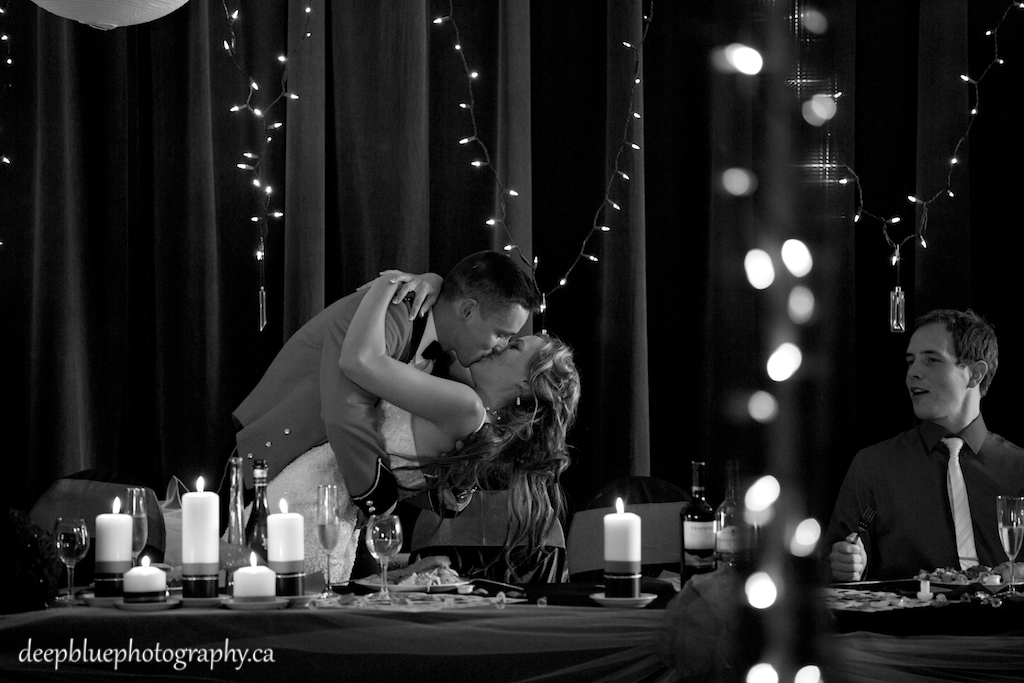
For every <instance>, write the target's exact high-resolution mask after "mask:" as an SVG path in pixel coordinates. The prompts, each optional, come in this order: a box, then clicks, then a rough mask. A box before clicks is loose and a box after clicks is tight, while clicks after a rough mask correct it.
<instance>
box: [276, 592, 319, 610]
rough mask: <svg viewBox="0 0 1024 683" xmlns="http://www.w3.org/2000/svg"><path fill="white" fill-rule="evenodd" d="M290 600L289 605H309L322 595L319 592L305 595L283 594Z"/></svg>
mask: <svg viewBox="0 0 1024 683" xmlns="http://www.w3.org/2000/svg"><path fill="white" fill-rule="evenodd" d="M282 597H284V599H285V600H287V601H288V606H289V607H308V606H309V605H310V604H312V603H313V602H314V601H315V600H316V599H317V598H319V597H320V594H319V593H306V594H305V595H285V596H282Z"/></svg>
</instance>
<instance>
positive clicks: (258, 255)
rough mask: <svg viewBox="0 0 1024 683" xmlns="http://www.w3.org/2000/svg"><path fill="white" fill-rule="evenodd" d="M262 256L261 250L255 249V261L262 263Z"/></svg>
mask: <svg viewBox="0 0 1024 683" xmlns="http://www.w3.org/2000/svg"><path fill="white" fill-rule="evenodd" d="M263 256H264V254H263V250H262V249H257V250H256V260H257V261H262V260H263Z"/></svg>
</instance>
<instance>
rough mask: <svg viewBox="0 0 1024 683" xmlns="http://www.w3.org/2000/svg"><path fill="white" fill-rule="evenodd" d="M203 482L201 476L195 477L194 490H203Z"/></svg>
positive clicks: (200, 491)
mask: <svg viewBox="0 0 1024 683" xmlns="http://www.w3.org/2000/svg"><path fill="white" fill-rule="evenodd" d="M203 483H204V482H203V478H202V477H199V478H198V479H196V491H198V492H199V493H202V492H203Z"/></svg>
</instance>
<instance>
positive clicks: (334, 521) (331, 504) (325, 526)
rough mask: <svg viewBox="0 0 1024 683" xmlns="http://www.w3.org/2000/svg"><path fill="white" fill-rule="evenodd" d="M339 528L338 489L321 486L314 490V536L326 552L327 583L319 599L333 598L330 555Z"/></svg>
mask: <svg viewBox="0 0 1024 683" xmlns="http://www.w3.org/2000/svg"><path fill="white" fill-rule="evenodd" d="M340 528H341V511H340V510H339V509H338V487H337V486H336V485H335V484H321V485H320V486H318V487H317V490H316V535H317V538H319V539H320V547H322V548H323V549H324V550H326V551H327V572H326V577H327V583H326V584H325V585H324V591H323V592H322V593H321V594H320V599H321V600H325V599H327V598H330V597H333V595H334V591H332V590H331V554H332V551H333V550H334V547H335V546H336V545H338V534H339V533H340V532H339V530H340Z"/></svg>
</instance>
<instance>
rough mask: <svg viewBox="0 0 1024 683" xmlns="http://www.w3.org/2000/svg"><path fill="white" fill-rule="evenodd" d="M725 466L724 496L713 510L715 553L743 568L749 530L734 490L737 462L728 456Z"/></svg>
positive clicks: (747, 559)
mask: <svg viewBox="0 0 1024 683" xmlns="http://www.w3.org/2000/svg"><path fill="white" fill-rule="evenodd" d="M725 466H726V472H725V474H726V480H725V498H724V499H723V500H722V504H721V505H719V506H718V508H717V509H716V510H715V555H716V557H717V558H718V559H719V560H720V561H721V562H724V563H726V564H728V565H730V566H732V567H738V568H741V569H742V568H745V567H746V566H747V565H749V564H750V561H751V530H750V525H749V524H747V523H746V521H745V520H744V519H743V504H742V502H741V501H740V500H739V498H737V494H736V491H737V487H738V486H739V462H737V461H736V460H729V461H728V462H726V464H725Z"/></svg>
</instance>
